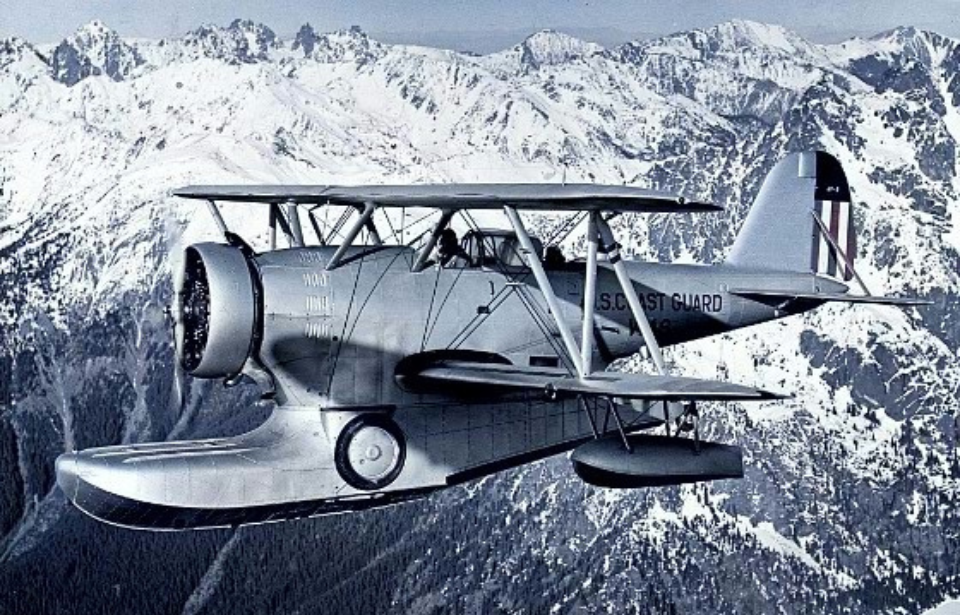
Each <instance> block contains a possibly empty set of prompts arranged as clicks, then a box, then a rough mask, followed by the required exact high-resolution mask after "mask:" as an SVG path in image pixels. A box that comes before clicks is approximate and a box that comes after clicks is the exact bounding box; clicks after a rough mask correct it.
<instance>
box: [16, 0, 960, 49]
mask: <svg viewBox="0 0 960 615" xmlns="http://www.w3.org/2000/svg"><path fill="white" fill-rule="evenodd" d="M236 17H246V18H250V19H254V20H256V21H261V22H263V23H265V24H267V25H268V26H270V27H271V28H273V29H274V30H275V31H276V32H277V33H278V34H279V35H281V36H283V37H289V36H291V35H292V34H293V33H294V32H296V30H297V29H298V28H299V27H300V25H301V24H303V23H305V22H310V23H311V24H313V26H314V27H316V28H317V29H318V30H332V29H336V28H342V27H347V26H351V25H359V26H361V27H362V28H363V29H364V30H366V31H367V32H370V33H371V34H374V35H377V36H378V37H379V38H381V39H382V40H385V41H387V42H401V41H402V42H415V43H425V44H436V45H439V46H450V47H456V48H459V49H472V50H475V51H489V50H490V49H491V48H501V47H503V46H507V45H510V44H513V43H516V42H518V41H519V40H520V39H521V38H522V37H523V36H524V35H525V34H529V33H530V32H533V31H535V30H539V29H542V28H555V29H558V30H563V31H566V32H569V33H571V34H575V35H577V36H581V37H584V38H589V39H593V40H596V41H597V42H600V43H603V44H612V43H619V42H623V41H625V40H629V39H634V38H642V37H646V36H651V35H657V34H666V33H670V32H676V31H679V30H686V29H689V28H696V27H701V26H709V25H712V24H715V23H718V22H721V21H725V20H728V19H731V18H735V17H740V18H745V19H753V20H756V21H763V22H768V23H777V24H781V25H784V26H787V27H789V28H791V29H793V30H796V31H797V32H799V33H801V34H803V35H804V36H806V37H808V38H810V39H812V40H818V41H833V40H838V39H840V38H846V37H848V36H851V35H855V34H858V35H870V34H875V33H877V32H880V31H883V30H886V29H889V28H892V27H894V26H898V25H915V26H918V27H921V28H926V29H932V30H935V31H938V32H940V33H942V34H947V35H949V36H954V37H958V38H960V0H919V1H916V2H913V1H910V0H869V1H868V0H854V1H851V2H842V1H838V0H787V1H782V0H716V1H712V2H711V1H710V0H550V1H548V0H471V1H464V0H409V1H406V2H399V1H397V2H386V1H376V0H324V1H313V2H310V1H307V0H274V1H272V2H254V1H253V0H87V1H80V0H76V1H65V2H59V3H56V2H53V3H49V4H48V3H45V2H42V1H38V0H0V37H4V36H11V35H16V36H20V37H23V38H25V39H27V40H30V41H33V42H37V43H50V42H56V41H58V40H60V39H61V38H63V37H64V36H66V35H67V34H69V33H70V32H71V31H73V30H74V29H75V28H76V27H77V26H79V25H81V24H84V23H86V22H88V21H90V20H92V19H100V20H102V21H104V22H105V23H106V24H107V25H108V26H110V27H112V28H114V29H115V30H117V31H118V32H120V34H121V35H123V36H142V37H161V36H163V37H170V36H179V35H181V34H183V33H184V32H186V31H188V30H191V29H193V28H195V27H196V26H198V25H200V24H202V23H214V24H227V23H229V22H230V21H232V20H233V19H234V18H236Z"/></svg>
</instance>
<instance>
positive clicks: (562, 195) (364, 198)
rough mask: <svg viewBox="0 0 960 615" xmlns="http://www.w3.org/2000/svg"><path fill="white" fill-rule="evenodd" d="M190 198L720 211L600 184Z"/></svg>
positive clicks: (304, 190)
mask: <svg viewBox="0 0 960 615" xmlns="http://www.w3.org/2000/svg"><path fill="white" fill-rule="evenodd" d="M173 194H174V195H176V196H179V197H183V198H186V199H204V200H210V201H235V202H245V203H291V202H292V203H304V204H318V205H319V204H327V203H329V204H331V205H357V206H359V205H363V204H365V203H374V204H376V205H377V206H379V207H437V208H449V209H501V208H502V207H503V206H504V205H510V206H512V207H516V208H517V209H539V210H558V209H559V210H563V209H569V210H603V211H626V212H696V211H719V210H721V209H722V208H721V207H719V206H717V205H713V204H710V203H700V202H695V201H688V200H686V199H685V198H683V197H682V196H678V195H675V194H669V193H665V192H656V191H653V190H641V189H639V188H631V187H629V186H604V185H595V184H419V185H410V186H282V185H277V186H270V185H260V186H257V185H250V186H187V187H184V188H179V189H177V190H174V192H173Z"/></svg>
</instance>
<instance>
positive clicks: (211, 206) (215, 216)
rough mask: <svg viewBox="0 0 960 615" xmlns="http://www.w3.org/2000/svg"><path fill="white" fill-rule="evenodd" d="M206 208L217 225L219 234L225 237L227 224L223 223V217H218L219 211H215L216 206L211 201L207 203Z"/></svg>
mask: <svg viewBox="0 0 960 615" xmlns="http://www.w3.org/2000/svg"><path fill="white" fill-rule="evenodd" d="M207 208H208V209H209V210H210V214H211V215H212V216H213V221H214V222H216V223H217V228H218V229H220V232H221V233H223V235H224V237H226V235H227V223H226V222H224V221H223V216H221V215H220V210H219V209H217V204H216V203H215V202H213V199H210V200H208V201H207Z"/></svg>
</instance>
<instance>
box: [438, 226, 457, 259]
mask: <svg viewBox="0 0 960 615" xmlns="http://www.w3.org/2000/svg"><path fill="white" fill-rule="evenodd" d="M457 246H458V242H457V233H456V231H454V230H453V229H452V228H446V229H443V232H442V233H441V234H440V251H441V252H443V253H445V254H451V253H453V252H455V251H456V250H457Z"/></svg>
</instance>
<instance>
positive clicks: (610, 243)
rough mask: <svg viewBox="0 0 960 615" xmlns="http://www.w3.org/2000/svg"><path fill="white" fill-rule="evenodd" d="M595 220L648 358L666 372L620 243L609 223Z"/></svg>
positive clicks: (600, 218)
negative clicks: (621, 255) (638, 329)
mask: <svg viewBox="0 0 960 615" xmlns="http://www.w3.org/2000/svg"><path fill="white" fill-rule="evenodd" d="M596 220H597V227H598V228H599V230H600V239H601V240H602V241H603V249H604V252H606V253H607V258H608V259H609V260H610V265H611V266H612V267H613V271H614V272H615V273H616V274H617V280H618V281H619V282H620V287H621V288H622V289H623V294H624V295H625V296H626V297H627V303H628V304H629V305H630V311H631V312H633V318H634V320H636V321H637V326H638V327H639V328H640V333H641V334H642V335H643V342H644V344H646V346H647V349H648V350H649V351H650V358H651V359H652V360H653V364H654V365H655V366H656V367H657V373H660V374H666V373H667V370H666V367H665V366H664V363H663V353H662V352H661V351H660V344H658V343H657V338H656V336H654V334H653V329H652V328H651V327H650V321H648V320H647V315H646V313H645V312H644V311H643V306H642V305H640V298H639V297H637V289H635V288H634V287H633V281H632V280H631V279H630V275H629V274H628V273H627V269H626V267H624V265H623V259H621V258H620V245H619V244H618V243H617V242H616V240H615V239H614V238H613V231H611V230H610V225H608V224H607V221H606V220H604V219H603V216H597V219H596Z"/></svg>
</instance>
